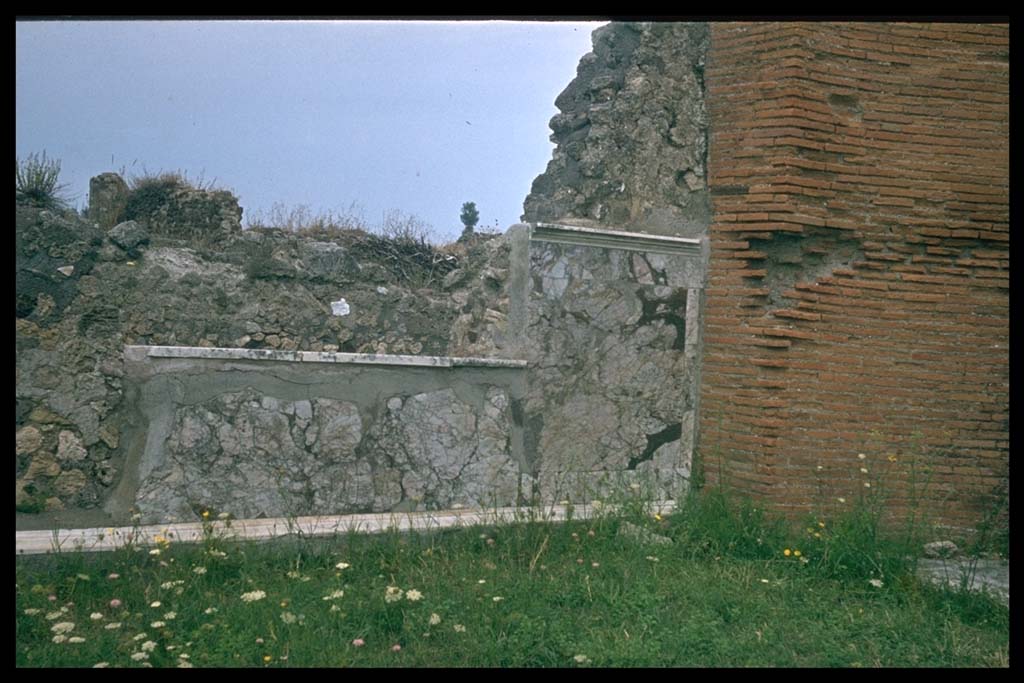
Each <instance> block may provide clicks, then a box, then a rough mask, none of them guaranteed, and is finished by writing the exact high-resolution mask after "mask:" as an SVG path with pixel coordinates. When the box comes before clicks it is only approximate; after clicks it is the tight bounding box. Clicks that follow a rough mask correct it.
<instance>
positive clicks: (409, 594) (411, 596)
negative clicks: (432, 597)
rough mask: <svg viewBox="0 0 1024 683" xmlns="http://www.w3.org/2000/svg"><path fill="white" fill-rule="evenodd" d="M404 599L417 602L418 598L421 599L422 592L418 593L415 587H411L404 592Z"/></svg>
mask: <svg viewBox="0 0 1024 683" xmlns="http://www.w3.org/2000/svg"><path fill="white" fill-rule="evenodd" d="M405 599H406V600H409V601H410V602H418V601H419V600H422V599H423V593H420V592H419V591H418V590H416V589H415V588H412V589H410V590H407V591H406V592H405Z"/></svg>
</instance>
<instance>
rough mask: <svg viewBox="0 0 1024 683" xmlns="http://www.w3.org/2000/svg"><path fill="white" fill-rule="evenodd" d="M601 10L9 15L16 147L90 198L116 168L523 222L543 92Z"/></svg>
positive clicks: (255, 194) (255, 197) (545, 114)
mask: <svg viewBox="0 0 1024 683" xmlns="http://www.w3.org/2000/svg"><path fill="white" fill-rule="evenodd" d="M598 26H600V23H597V22H589V23H583V22H574V23H567V22H551V21H538V22H530V21H518V22H513V21H443V22H442V21H383V22H382V21H374V22H370V21H303V22H282V21H46V22H18V23H17V24H16V152H17V154H18V156H19V157H20V158H25V156H27V155H28V154H29V153H33V152H37V153H38V152H41V151H42V150H45V151H46V153H47V156H48V157H55V158H59V159H61V161H62V172H61V181H62V182H63V183H66V184H67V185H68V191H69V193H70V194H71V195H73V196H76V197H77V205H79V206H81V205H84V203H85V202H86V197H87V193H88V185H89V178H90V177H92V176H94V175H97V174H99V173H102V172H104V171H111V170H113V171H120V170H122V169H124V170H125V171H127V174H128V175H129V176H131V175H141V174H143V173H144V172H150V173H153V172H160V171H184V172H185V173H186V174H187V175H188V176H189V177H191V178H198V177H200V176H202V177H203V178H204V179H205V180H207V181H210V180H216V182H217V184H218V185H220V186H224V187H227V188H228V189H231V190H233V191H234V192H235V194H236V195H238V197H239V199H240V202H241V204H242V207H243V208H244V209H245V211H246V213H247V214H249V213H251V212H256V211H264V212H266V211H268V210H269V209H270V208H271V206H272V205H273V204H274V203H282V204H284V205H286V206H297V205H307V206H309V207H310V208H311V209H313V210H314V211H317V210H345V209H348V208H349V207H350V206H351V205H352V204H353V202H354V203H356V204H357V205H359V206H360V207H361V209H362V213H363V215H364V216H365V218H366V219H367V220H368V221H369V222H370V223H378V222H380V220H381V218H382V216H383V213H384V212H385V211H388V210H399V211H402V212H403V213H405V214H414V215H416V216H418V217H420V218H421V219H423V220H424V221H426V222H427V223H429V224H430V225H432V226H433V229H434V230H433V233H434V235H435V238H436V239H438V240H439V241H445V240H450V239H454V238H455V237H456V236H457V235H458V234H459V232H460V230H461V224H460V222H459V211H460V209H461V206H462V203H463V202H464V201H474V202H476V204H477V208H478V210H479V211H480V226H481V227H489V228H494V227H498V228H500V229H501V230H504V229H505V228H507V227H508V226H509V225H511V224H513V223H515V222H517V221H518V220H519V217H520V214H521V213H522V202H523V199H524V198H525V197H526V194H527V193H528V192H529V189H530V184H531V183H532V181H533V179H534V178H535V177H536V176H537V175H538V174H540V173H541V172H543V170H544V168H545V166H546V164H547V161H548V160H549V159H550V157H551V150H552V144H551V143H550V142H549V140H548V136H549V135H550V133H551V131H550V130H549V129H548V127H547V123H548V121H549V120H550V119H551V117H552V116H553V115H554V114H555V113H557V109H556V108H555V105H554V100H555V97H556V96H557V95H558V93H559V92H561V91H562V89H563V88H565V86H566V85H568V84H569V81H570V80H572V78H573V77H574V76H575V73H576V66H577V64H578V63H579V59H580V57H582V56H583V55H584V54H585V53H586V52H588V51H589V50H590V47H591V42H590V34H591V32H592V31H593V30H594V29H595V28H597V27H598Z"/></svg>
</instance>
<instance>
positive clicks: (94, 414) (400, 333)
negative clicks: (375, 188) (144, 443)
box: [15, 207, 508, 513]
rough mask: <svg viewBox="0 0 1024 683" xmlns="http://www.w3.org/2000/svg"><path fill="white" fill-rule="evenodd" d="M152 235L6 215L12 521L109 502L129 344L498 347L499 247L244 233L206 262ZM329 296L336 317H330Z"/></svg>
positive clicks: (45, 215)
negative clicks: (12, 331) (392, 249)
mask: <svg viewBox="0 0 1024 683" xmlns="http://www.w3.org/2000/svg"><path fill="white" fill-rule="evenodd" d="M211 212H212V213H216V211H214V210H213V209H211V210H210V211H209V212H207V213H211ZM148 225H149V222H148V221H135V222H132V221H129V222H126V223H121V224H118V225H117V226H114V227H113V228H111V229H110V230H107V231H104V230H102V229H100V228H99V227H98V226H97V225H96V224H95V222H94V221H93V220H91V219H90V220H83V219H82V218H81V217H79V216H77V215H75V214H73V213H67V214H56V213H53V212H48V211H41V210H39V209H32V208H26V207H19V209H18V211H17V213H16V226H15V227H16V230H15V233H16V245H15V246H16V335H15V344H16V354H17V358H16V364H15V381H16V389H15V394H16V419H15V430H16V441H17V443H16V465H15V476H16V493H15V498H16V508H17V509H18V510H19V511H22V512H26V513H37V512H41V511H55V510H61V509H64V508H68V509H93V510H96V509H99V508H100V507H101V506H102V504H103V502H104V501H105V500H107V499H108V498H109V496H110V495H111V491H112V487H114V486H116V484H117V482H118V481H119V480H120V478H121V477H122V475H123V468H124V465H125V461H126V458H127V456H128V450H127V449H126V448H125V446H124V444H123V440H122V438H121V437H122V433H123V431H124V430H125V429H126V428H128V427H129V426H130V423H131V420H130V418H129V414H128V408H129V407H130V406H128V404H127V403H126V401H125V396H124V392H125V386H124V383H123V382H124V371H125V370H124V360H123V355H124V347H125V346H126V345H132V344H156V345H185V346H202V347H214V346H218V347H242V348H249V349H277V350H285V351H288V350H302V351H313V352H318V351H328V352H330V351H344V352H350V353H357V352H366V353H392V354H394V353H399V354H400V353H407V354H428V355H429V354H435V355H445V354H448V353H451V354H452V355H463V356H464V355H493V354H494V353H495V352H496V350H497V349H499V348H500V347H501V345H502V343H503V341H502V340H503V336H502V335H503V334H504V328H505V324H506V321H505V317H506V311H507V298H506V297H505V295H504V294H503V290H504V279H505V278H506V277H507V270H508V261H507V255H508V248H507V245H505V244H504V241H503V240H501V239H493V240H487V239H483V238H481V239H478V240H477V241H476V242H475V243H474V244H471V245H469V246H468V247H465V246H463V247H460V251H459V252H458V254H455V255H450V258H449V259H448V260H446V261H445V262H444V263H441V264H437V265H436V268H435V267H433V266H431V267H427V268H424V267H420V266H416V265H415V264H412V265H410V264H408V263H404V264H397V265H396V263H395V261H394V260H392V259H389V258H385V257H384V256H382V255H381V253H380V252H379V251H375V249H380V248H382V243H381V242H380V241H377V242H374V241H372V240H369V239H364V238H363V237H359V236H356V237H353V238H352V239H339V240H337V241H329V239H328V238H327V237H321V238H320V239H319V240H318V239H303V238H300V237H298V236H295V235H287V234H282V233H280V232H274V231H258V232H256V231H247V232H244V233H240V234H238V235H236V236H235V237H234V238H233V239H231V240H228V241H227V242H223V243H221V244H220V245H219V246H218V247H217V248H216V249H209V248H206V246H205V241H203V240H199V244H197V243H196V242H194V241H192V240H190V239H184V238H175V237H169V236H166V235H162V236H161V235H152V234H151V233H150V232H149V228H148V227H147V226H148ZM350 237H351V236H350ZM383 246H384V247H387V246H388V245H387V244H383ZM441 257H443V255H439V258H441ZM340 298H344V299H345V300H346V302H347V303H348V305H349V310H350V313H349V314H348V315H346V316H334V315H332V309H331V302H332V301H337V300H339V299H340ZM449 349H450V350H449Z"/></svg>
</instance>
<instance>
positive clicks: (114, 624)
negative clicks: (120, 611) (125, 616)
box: [103, 621, 121, 631]
mask: <svg viewBox="0 0 1024 683" xmlns="http://www.w3.org/2000/svg"><path fill="white" fill-rule="evenodd" d="M103 628H105V629H107V630H108V631H116V630H117V629H119V628H121V622H120V621H112V622H110V623H109V624H106V625H104V626H103Z"/></svg>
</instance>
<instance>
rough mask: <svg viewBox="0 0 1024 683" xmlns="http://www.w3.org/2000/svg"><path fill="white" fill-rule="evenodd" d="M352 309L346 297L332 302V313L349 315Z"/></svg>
mask: <svg viewBox="0 0 1024 683" xmlns="http://www.w3.org/2000/svg"><path fill="white" fill-rule="evenodd" d="M350 310H351V309H350V308H349V306H348V302H347V301H345V300H344V299H338V300H337V301H332V302H331V315H348V314H349V311H350Z"/></svg>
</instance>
